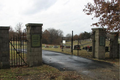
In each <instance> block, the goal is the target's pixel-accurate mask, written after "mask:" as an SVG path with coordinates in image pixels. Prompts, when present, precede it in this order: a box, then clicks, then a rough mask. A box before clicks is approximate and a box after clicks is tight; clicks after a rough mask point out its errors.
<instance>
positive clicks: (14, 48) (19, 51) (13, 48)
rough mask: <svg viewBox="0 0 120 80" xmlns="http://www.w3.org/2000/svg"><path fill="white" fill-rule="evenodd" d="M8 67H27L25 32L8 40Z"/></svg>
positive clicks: (16, 34)
mask: <svg viewBox="0 0 120 80" xmlns="http://www.w3.org/2000/svg"><path fill="white" fill-rule="evenodd" d="M9 53H10V66H11V67H19V66H24V65H27V63H26V53H27V39H26V32H25V31H24V32H21V33H15V34H14V35H12V36H11V37H10V38H9Z"/></svg>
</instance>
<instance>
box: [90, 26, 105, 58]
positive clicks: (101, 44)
mask: <svg viewBox="0 0 120 80" xmlns="http://www.w3.org/2000/svg"><path fill="white" fill-rule="evenodd" d="M92 30H93V32H94V37H93V38H94V39H93V42H94V44H93V57H95V58H98V59H104V58H105V38H106V29H103V28H93V29H92Z"/></svg>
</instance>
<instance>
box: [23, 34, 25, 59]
mask: <svg viewBox="0 0 120 80" xmlns="http://www.w3.org/2000/svg"><path fill="white" fill-rule="evenodd" d="M24 36H25V34H24V32H23V59H24V54H25V52H24V50H25V49H24V46H25V43H24V41H25V39H24Z"/></svg>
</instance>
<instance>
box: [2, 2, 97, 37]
mask: <svg viewBox="0 0 120 80" xmlns="http://www.w3.org/2000/svg"><path fill="white" fill-rule="evenodd" d="M92 1H93V0H0V10H1V11H0V19H1V21H0V25H1V26H2V25H4V26H5V25H7V26H12V27H13V28H14V27H15V26H16V24H17V23H19V22H21V23H23V25H25V24H27V23H43V30H45V29H48V28H55V29H60V30H62V31H63V32H64V35H66V34H68V33H71V32H72V30H73V31H74V35H75V34H79V33H81V32H84V31H88V32H90V31H91V28H92V27H91V26H90V25H91V24H92V23H93V22H95V21H96V20H91V18H92V16H87V15H86V14H85V13H84V12H83V8H84V5H86V4H87V2H92ZM24 28H25V26H24Z"/></svg>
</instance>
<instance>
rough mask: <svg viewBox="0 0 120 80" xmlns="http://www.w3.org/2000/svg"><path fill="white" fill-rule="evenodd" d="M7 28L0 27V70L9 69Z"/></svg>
mask: <svg viewBox="0 0 120 80" xmlns="http://www.w3.org/2000/svg"><path fill="white" fill-rule="evenodd" d="M9 28H10V27H9V26H0V68H1V69H5V68H10V61H9V59H10V58H9Z"/></svg>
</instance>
